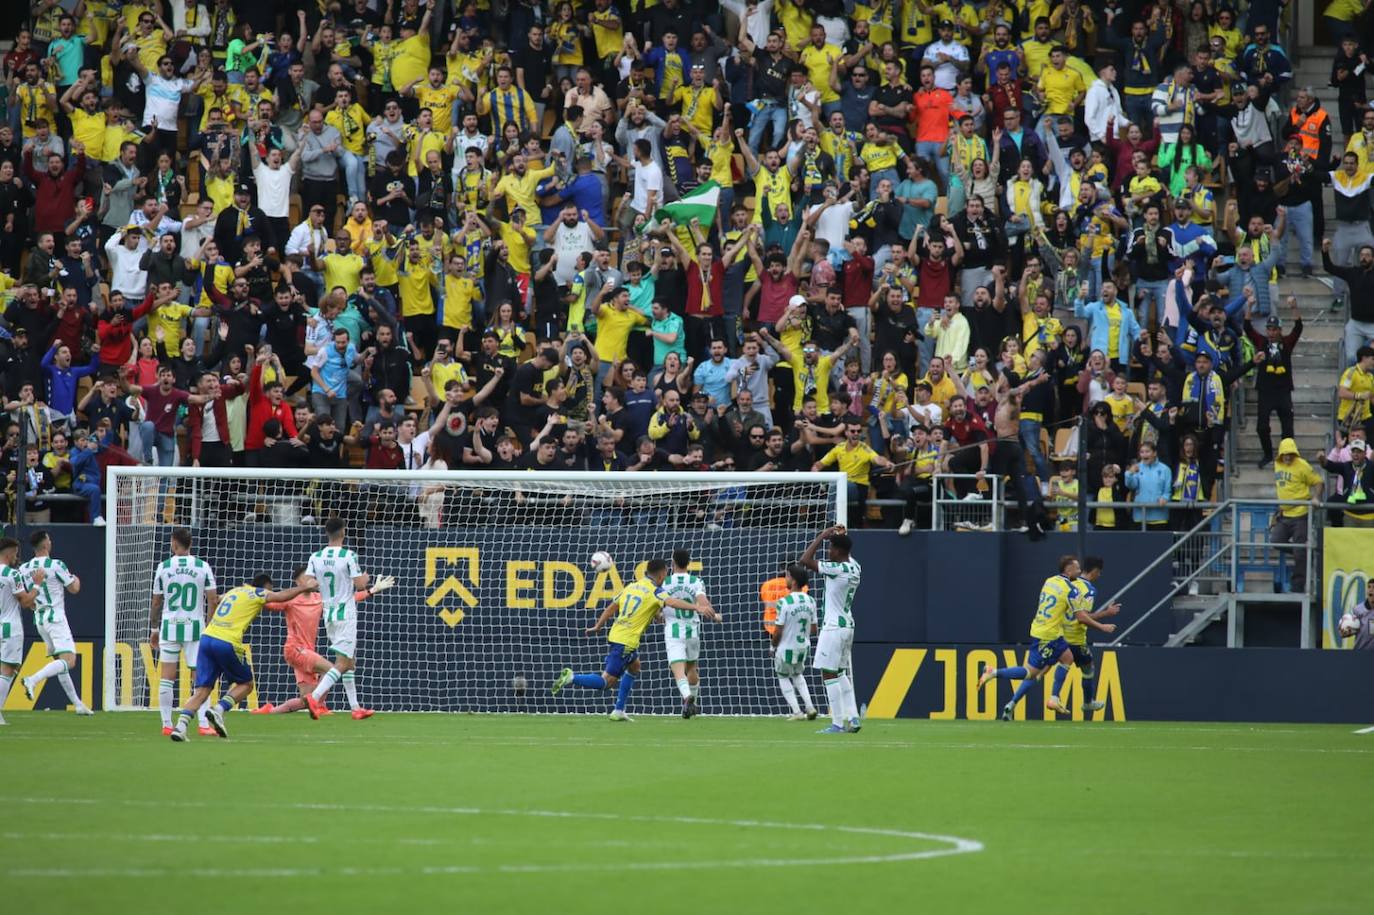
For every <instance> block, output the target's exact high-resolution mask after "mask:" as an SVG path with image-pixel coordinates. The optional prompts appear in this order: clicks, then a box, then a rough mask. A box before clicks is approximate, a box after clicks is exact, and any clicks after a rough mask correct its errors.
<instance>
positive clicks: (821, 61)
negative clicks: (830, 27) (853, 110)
mask: <svg viewBox="0 0 1374 915" xmlns="http://www.w3.org/2000/svg"><path fill="white" fill-rule="evenodd" d="M842 57H844V52H843V51H841V50H840V49H839V48H837V47H835V46H834V45H833V44H827V43H826V41H825V28H824V27H823V26H820V25H813V26H811V43H810V44H808V45H807V46H806V47H804V48H802V51H801V54H800V55H798V58H797V59H798V61H800V63H801V65H802V66H803V67H805V68H806V73H807V76H809V77H810V79H811V85H813V86H815V87H816V89H817V90H819V91H820V93H821V104H822V105H826V104H829V103H830V102H838V101H839V100H840V94H839V93H838V92H836V91H835V89H834V87H832V86H831V85H830V73H831V71H832V70H834V69H835V65H836V64H837V63H838V62H839V61H840V59H841V58H842Z"/></svg>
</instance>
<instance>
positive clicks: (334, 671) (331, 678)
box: [310, 667, 343, 702]
mask: <svg viewBox="0 0 1374 915" xmlns="http://www.w3.org/2000/svg"><path fill="white" fill-rule="evenodd" d="M342 677H343V674H341V673H339V669H338V668H337V667H331V668H329V672H328V673H326V674H325V675H324V676H323V677H321V678H320V685H319V686H317V687H315V691H314V692H313V693H311V694H310V696H311V698H313V699H314V700H315V701H316V702H318V701H319V700H321V699H323V698H324V697H325V696H326V695H328V694H329V691H330V690H331V689H333V688H334V684H335V683H338V682H339V680H340V679H341V678H342Z"/></svg>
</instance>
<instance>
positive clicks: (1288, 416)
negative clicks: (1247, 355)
mask: <svg viewBox="0 0 1374 915" xmlns="http://www.w3.org/2000/svg"><path fill="white" fill-rule="evenodd" d="M1288 308H1289V310H1291V311H1292V313H1293V329H1292V330H1290V331H1289V332H1288V333H1287V334H1284V332H1283V322H1282V321H1280V320H1279V316H1278V314H1277V313H1271V314H1270V315H1269V320H1268V321H1266V322H1265V325H1264V333H1263V334H1260V332H1259V331H1257V330H1255V328H1254V327H1253V326H1251V324H1250V322H1249V321H1246V322H1245V335H1246V336H1247V337H1249V338H1250V342H1251V343H1253V344H1254V345H1255V358H1256V359H1258V358H1259V356H1260V354H1261V353H1263V354H1264V361H1263V362H1261V363H1260V364H1259V365H1258V366H1256V368H1255V388H1256V389H1257V390H1258V392H1259V413H1258V418H1257V419H1256V421H1255V431H1256V432H1258V433H1259V440H1260V446H1261V447H1262V448H1263V449H1264V456H1263V457H1261V458H1260V459H1259V466H1260V467H1264V466H1266V465H1268V464H1269V462H1270V461H1272V460H1273V459H1274V441H1273V438H1272V437H1271V436H1270V434H1269V414H1270V413H1273V412H1277V413H1278V414H1279V427H1280V429H1282V430H1283V437H1284V438H1292V437H1293V436H1292V435H1291V434H1290V433H1291V432H1292V431H1293V347H1295V346H1297V345H1298V338H1299V337H1301V336H1302V314H1301V312H1299V311H1298V300H1297V298H1296V297H1295V296H1291V295H1290V296H1289V297H1288ZM1275 312H1277V309H1275Z"/></svg>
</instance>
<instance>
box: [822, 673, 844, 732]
mask: <svg viewBox="0 0 1374 915" xmlns="http://www.w3.org/2000/svg"><path fill="white" fill-rule="evenodd" d="M825 698H826V699H827V701H829V703H830V722H831V724H836V725H839V726H840V727H844V686H843V685H842V684H841V683H840V678H839V677H835V678H833V679H830V680H826V681H825Z"/></svg>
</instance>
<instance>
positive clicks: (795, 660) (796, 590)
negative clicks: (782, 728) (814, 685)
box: [769, 563, 818, 721]
mask: <svg viewBox="0 0 1374 915" xmlns="http://www.w3.org/2000/svg"><path fill="white" fill-rule="evenodd" d="M783 580H784V581H786V582H787V590H788V593H787V594H785V595H783V596H782V597H781V598H779V599H778V602H777V612H778V616H777V619H776V620H775V621H774V622H775V624H776V625H775V626H774V628H773V631H772V633H771V635H770V636H769V638H771V639H772V640H773V672H774V673H775V674H777V675H778V688H779V689H781V690H782V696H783V698H784V699H786V700H787V705H788V707H789V708H790V709H792V714H791V715H790V716H789V720H791V721H808V720H810V721H814V720H815V718H816V706H815V705H814V704H812V702H811V690H810V688H808V687H807V685H806V659H807V656H808V655H810V654H811V636H812V634H813V633H814V632H815V631H816V619H817V615H818V613H817V610H816V600H815V598H813V597H812V596H811V595H810V594H807V593H806V592H805V591H803V590H802V589H803V588H805V587H806V583H807V582H808V581H809V580H810V576H809V575H807V572H806V568H805V567H804V566H802V564H801V563H794V564H792V565H790V566H788V567H787V568H786V569H785V570H784V571H783ZM798 696H801V701H802V703H804V704H805V706H806V711H805V712H802V709H801V706H800V705H798V704H797V697H798Z"/></svg>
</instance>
